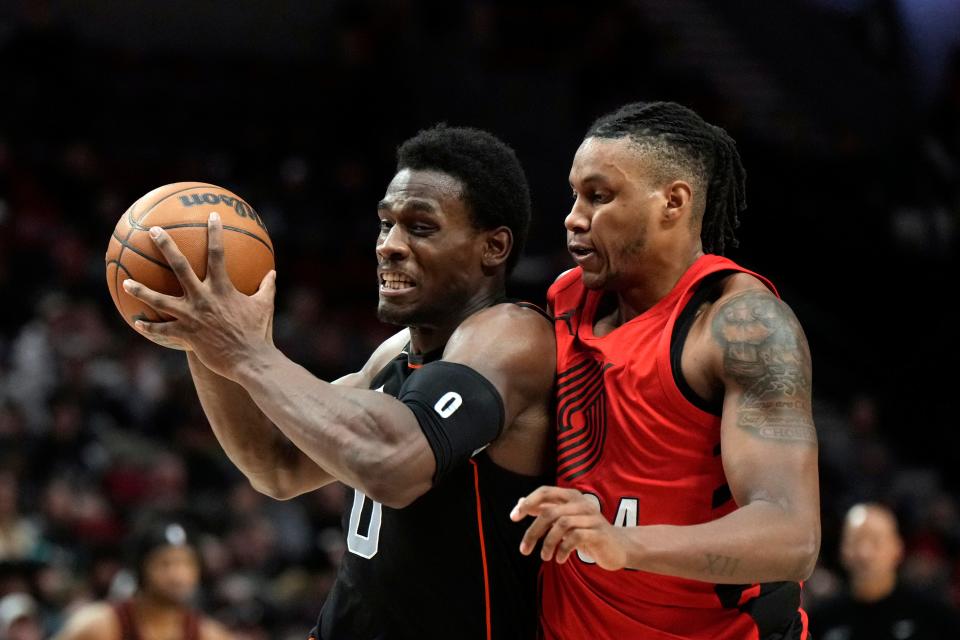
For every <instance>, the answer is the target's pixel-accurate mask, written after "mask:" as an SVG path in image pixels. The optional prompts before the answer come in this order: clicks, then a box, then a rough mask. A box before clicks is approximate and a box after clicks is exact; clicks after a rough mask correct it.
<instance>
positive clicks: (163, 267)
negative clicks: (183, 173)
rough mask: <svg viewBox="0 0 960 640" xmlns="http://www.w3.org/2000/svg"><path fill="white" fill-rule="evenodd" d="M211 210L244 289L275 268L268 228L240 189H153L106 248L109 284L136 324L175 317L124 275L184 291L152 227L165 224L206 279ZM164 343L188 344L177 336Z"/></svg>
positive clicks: (191, 185) (194, 185) (197, 185)
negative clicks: (132, 289) (134, 292)
mask: <svg viewBox="0 0 960 640" xmlns="http://www.w3.org/2000/svg"><path fill="white" fill-rule="evenodd" d="M212 212H217V213H218V214H220V219H221V220H222V223H223V253H224V259H225V261H226V269H227V274H228V275H229V276H230V280H231V282H233V285H234V286H235V287H236V288H237V289H238V290H239V291H240V292H242V293H244V294H246V295H252V294H254V293H256V291H257V287H258V286H259V285H260V282H261V281H262V280H263V278H264V276H266V275H267V273H269V272H270V271H271V270H272V269H273V267H274V259H273V243H272V242H271V241H270V236H269V235H268V234H267V228H266V227H265V226H264V224H263V221H262V220H261V219H260V216H259V215H258V214H257V212H256V211H255V210H254V209H253V207H251V206H250V205H249V204H247V202H246V201H244V200H243V199H242V198H240V197H239V196H237V195H236V194H235V193H232V192H230V191H228V190H226V189H224V188H222V187H218V186H216V185H212V184H206V183H203V182H176V183H173V184H168V185H165V186H162V187H159V188H157V189H154V190H153V191H150V192H149V193H147V194H146V195H144V196H143V197H141V198H140V199H139V200H137V201H136V202H134V203H133V205H131V207H130V208H129V209H127V211H126V213H124V214H123V216H122V217H121V218H120V221H119V222H118V223H117V227H116V229H114V231H113V235H112V236H111V237H110V244H109V245H108V247H107V256H106V264H107V287H108V288H109V289H110V295H111V296H112V297H113V302H114V304H115V305H116V306H117V310H118V311H119V312H120V315H121V316H123V319H124V320H126V321H127V324H129V325H130V326H131V327H133V323H134V322H136V321H137V320H144V321H148V322H162V321H165V320H170V319H171V317H170V316H168V315H165V314H162V313H159V312H157V311H155V310H154V309H152V308H151V307H150V306H149V305H147V304H146V303H144V302H142V301H140V300H138V299H137V298H134V297H133V296H131V295H130V294H128V293H127V292H126V291H125V290H124V288H123V282H124V280H127V279H133V280H136V281H137V282H140V283H142V284H144V285H145V286H147V287H149V288H150V289H153V290H154V291H157V292H159V293H164V294H167V295H172V296H182V295H183V289H182V288H181V286H180V282H179V281H178V280H177V277H176V275H174V273H173V270H171V268H170V266H169V265H168V264H167V262H166V260H165V259H164V257H163V255H162V254H161V253H160V250H159V249H158V248H157V247H156V245H155V244H154V242H153V240H152V239H151V238H150V234H149V229H150V228H151V227H162V228H163V229H165V230H166V231H167V233H168V234H169V235H170V238H171V239H173V241H174V242H175V243H176V244H177V247H178V248H179V249H180V252H181V253H183V255H184V257H185V258H186V259H187V260H188V261H189V263H190V266H191V267H192V268H193V271H194V272H195V273H196V274H197V277H198V278H199V279H200V280H203V279H204V278H205V277H206V274H207V258H208V256H207V220H208V218H209V217H210V214H211V213H212ZM138 333H139V332H138ZM155 341H156V340H155ZM158 343H159V341H158ZM160 344H163V346H165V347H171V348H173V349H185V347H184V346H183V345H182V344H180V343H178V342H176V341H173V340H170V341H167V340H164V341H163V342H162V343H160Z"/></svg>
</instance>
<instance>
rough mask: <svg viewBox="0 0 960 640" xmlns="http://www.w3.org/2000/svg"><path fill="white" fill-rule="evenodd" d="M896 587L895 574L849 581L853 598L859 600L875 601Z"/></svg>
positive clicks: (887, 594)
mask: <svg viewBox="0 0 960 640" xmlns="http://www.w3.org/2000/svg"><path fill="white" fill-rule="evenodd" d="M896 587H897V576H896V575H894V574H890V575H887V576H881V577H870V579H864V580H856V579H854V580H853V581H852V582H851V583H850V591H851V593H852V594H853V597H854V599H856V600H858V601H860V602H877V601H878V600H883V599H884V598H886V597H887V596H889V595H890V594H891V593H893V590H894V589H895V588H896Z"/></svg>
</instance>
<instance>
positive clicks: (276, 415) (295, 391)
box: [236, 350, 434, 504]
mask: <svg viewBox="0 0 960 640" xmlns="http://www.w3.org/2000/svg"><path fill="white" fill-rule="evenodd" d="M236 379H237V381H238V382H239V383H240V384H241V385H242V387H243V389H245V390H246V391H247V392H248V393H249V395H250V398H251V399H252V400H253V402H255V403H256V405H257V406H258V407H259V408H260V410H261V411H262V412H263V414H264V415H265V416H266V417H267V418H268V419H269V420H270V421H271V422H272V423H273V424H274V425H276V427H277V428H278V429H279V430H280V431H281V432H282V433H283V434H284V435H285V436H286V437H287V438H289V440H290V441H291V442H292V443H293V444H294V445H295V446H296V447H297V448H298V449H299V450H301V451H302V452H304V453H305V454H306V455H307V456H309V457H310V458H311V459H312V460H314V461H315V462H316V463H317V464H318V465H320V466H321V467H323V468H324V469H326V470H327V471H328V472H329V473H330V474H331V475H332V476H333V477H335V478H336V479H338V480H340V481H342V482H344V483H345V484H347V485H349V486H351V487H355V488H357V489H360V490H361V491H364V492H365V493H367V495H369V496H371V497H373V499H375V500H378V501H380V502H384V503H385V504H391V503H395V502H400V503H406V502H408V501H409V500H411V499H413V498H414V497H416V496H418V495H420V494H422V493H423V492H424V491H426V490H427V489H429V487H430V483H431V480H432V476H433V469H434V461H433V456H432V453H431V451H430V448H429V446H428V445H427V443H426V439H425V437H424V435H423V433H422V431H421V430H420V428H419V426H418V424H417V422H416V419H415V418H414V416H413V414H412V413H411V412H410V411H409V409H407V408H406V407H405V406H404V405H403V404H402V403H400V402H399V401H398V400H396V399H395V398H393V397H392V396H389V395H386V394H383V393H378V392H376V391H371V390H368V389H355V388H350V387H345V386H341V385H331V384H329V383H327V382H324V381H322V380H319V379H317V378H316V377H314V376H313V375H312V374H311V373H310V372H309V371H307V370H306V369H304V368H303V367H301V366H300V365H298V364H296V363H295V362H292V361H291V360H289V359H288V358H286V357H285V356H283V354H282V353H280V352H279V351H277V350H273V351H271V352H270V353H269V354H266V355H263V356H258V357H257V358H255V359H251V360H249V361H248V362H246V363H244V366H243V367H241V368H240V369H238V371H237V378H236Z"/></svg>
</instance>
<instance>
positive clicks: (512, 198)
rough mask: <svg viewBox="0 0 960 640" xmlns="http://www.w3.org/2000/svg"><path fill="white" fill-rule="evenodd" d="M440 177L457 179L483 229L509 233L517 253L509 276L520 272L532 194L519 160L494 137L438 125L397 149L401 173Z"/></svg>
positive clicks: (510, 262) (509, 264)
mask: <svg viewBox="0 0 960 640" xmlns="http://www.w3.org/2000/svg"><path fill="white" fill-rule="evenodd" d="M403 169H412V170H415V171H439V172H441V173H445V174H447V175H450V176H453V177H454V178H457V179H458V180H459V181H460V182H461V183H462V184H463V188H464V193H463V200H464V202H465V203H466V204H467V207H468V209H469V211H470V215H471V216H472V220H473V224H474V226H476V228H478V229H495V228H496V227H499V226H505V227H508V228H509V229H510V231H511V233H512V234H513V248H512V249H511V251H510V255H509V256H508V258H507V273H510V272H511V271H512V270H513V267H514V266H516V264H517V260H519V258H520V254H521V253H522V252H523V247H524V245H525V244H526V242H527V233H528V231H529V228H530V188H529V186H528V185H527V177H526V175H525V174H524V172H523V167H521V166H520V161H519V160H518V159H517V154H516V153H514V151H513V149H511V148H510V146H509V145H507V144H506V143H505V142H503V141H502V140H500V139H499V138H497V137H496V136H494V135H493V134H491V133H488V132H486V131H481V130H480V129H474V128H471V127H450V126H447V125H445V124H439V125H436V126H434V127H431V128H430V129H424V130H423V131H420V132H419V133H418V134H417V135H415V136H413V137H412V138H410V139H409V140H407V141H406V142H404V143H403V144H401V145H400V147H399V148H398V149H397V171H401V170H403Z"/></svg>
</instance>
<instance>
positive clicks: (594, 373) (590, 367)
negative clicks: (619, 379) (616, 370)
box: [557, 358, 613, 481]
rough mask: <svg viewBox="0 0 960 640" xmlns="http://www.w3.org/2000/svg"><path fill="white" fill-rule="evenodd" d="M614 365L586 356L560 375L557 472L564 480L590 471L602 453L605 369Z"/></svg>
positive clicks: (604, 419) (605, 426)
mask: <svg viewBox="0 0 960 640" xmlns="http://www.w3.org/2000/svg"><path fill="white" fill-rule="evenodd" d="M611 366H613V365H611V364H606V365H604V364H601V363H600V362H597V361H596V360H593V359H592V358H586V359H584V360H581V361H580V362H578V363H577V364H575V365H573V366H572V367H570V368H569V369H567V370H565V371H561V372H560V374H559V375H558V376H557V476H558V477H560V478H563V479H564V480H568V481H569V480H573V479H574V478H577V477H579V476H581V475H583V474H585V473H586V472H588V471H590V469H592V468H593V467H594V466H595V465H596V464H597V462H598V461H599V460H600V456H601V455H602V454H603V443H604V440H605V439H606V436H607V412H606V394H605V393H604V389H603V372H604V371H606V370H607V369H608V368H610V367H611Z"/></svg>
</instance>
